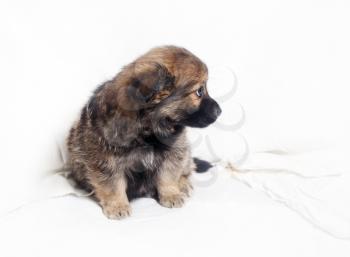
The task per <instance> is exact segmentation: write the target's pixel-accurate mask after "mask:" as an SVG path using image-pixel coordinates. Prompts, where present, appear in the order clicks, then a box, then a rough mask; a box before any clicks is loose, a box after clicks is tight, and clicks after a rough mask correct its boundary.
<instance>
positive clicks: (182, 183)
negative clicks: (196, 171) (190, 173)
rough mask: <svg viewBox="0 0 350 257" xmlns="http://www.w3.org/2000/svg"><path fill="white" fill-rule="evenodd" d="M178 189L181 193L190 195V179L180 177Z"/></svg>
mask: <svg viewBox="0 0 350 257" xmlns="http://www.w3.org/2000/svg"><path fill="white" fill-rule="evenodd" d="M179 189H180V191H181V192H182V193H184V194H185V195H186V196H188V197H189V196H190V195H191V192H192V189H193V187H192V184H191V182H190V180H189V179H188V178H187V177H184V176H183V177H181V178H180V180H179Z"/></svg>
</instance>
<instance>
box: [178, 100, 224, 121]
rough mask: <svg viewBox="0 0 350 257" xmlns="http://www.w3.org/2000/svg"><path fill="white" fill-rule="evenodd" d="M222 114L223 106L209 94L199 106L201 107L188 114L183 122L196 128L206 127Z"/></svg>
mask: <svg viewBox="0 0 350 257" xmlns="http://www.w3.org/2000/svg"><path fill="white" fill-rule="evenodd" d="M220 114H221V108H220V106H219V105H218V103H217V102H216V101H215V100H214V99H212V98H211V97H209V96H207V97H206V98H204V99H203V100H202V102H201V104H200V106H199V109H198V110H197V111H195V112H193V113H191V114H189V115H188V116H187V118H186V119H184V121H183V123H184V125H186V126H190V127H195V128H204V127H207V126H209V125H210V124H212V123H213V122H215V121H216V119H217V118H218V117H219V116H220Z"/></svg>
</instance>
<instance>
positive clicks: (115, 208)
mask: <svg viewBox="0 0 350 257" xmlns="http://www.w3.org/2000/svg"><path fill="white" fill-rule="evenodd" d="M102 209H103V213H104V215H106V217H107V218H109V219H117V220H120V219H124V218H126V217H129V216H130V214H131V208H130V205H129V204H120V203H118V204H107V205H106V204H105V205H103V206H102Z"/></svg>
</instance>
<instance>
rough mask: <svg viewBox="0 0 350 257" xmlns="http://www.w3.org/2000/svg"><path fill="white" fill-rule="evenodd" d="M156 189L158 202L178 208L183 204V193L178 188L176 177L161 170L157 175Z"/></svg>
mask: <svg viewBox="0 0 350 257" xmlns="http://www.w3.org/2000/svg"><path fill="white" fill-rule="evenodd" d="M157 190H158V196H159V203H160V204H161V205H163V206H164V207H168V208H179V207H181V206H182V205H183V204H184V201H185V196H186V195H185V194H184V193H183V192H181V190H180V188H179V183H178V178H176V180H175V178H174V176H173V175H172V174H170V173H169V172H167V171H163V172H162V173H161V174H159V176H158V181H157Z"/></svg>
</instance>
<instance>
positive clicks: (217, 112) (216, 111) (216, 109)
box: [213, 101, 222, 119]
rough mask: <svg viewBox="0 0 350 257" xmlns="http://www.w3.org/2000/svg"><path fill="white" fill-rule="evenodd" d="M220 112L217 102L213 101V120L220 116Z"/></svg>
mask: <svg viewBox="0 0 350 257" xmlns="http://www.w3.org/2000/svg"><path fill="white" fill-rule="evenodd" d="M221 112H222V111H221V108H220V106H219V105H218V103H217V102H215V101H214V104H213V116H214V117H215V119H216V118H217V117H219V116H220V114H221Z"/></svg>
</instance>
